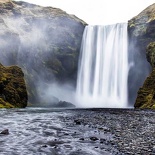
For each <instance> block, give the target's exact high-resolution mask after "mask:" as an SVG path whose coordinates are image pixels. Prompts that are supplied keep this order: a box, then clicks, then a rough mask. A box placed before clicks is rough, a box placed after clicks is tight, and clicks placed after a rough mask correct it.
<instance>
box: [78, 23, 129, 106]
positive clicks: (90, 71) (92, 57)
mask: <svg viewBox="0 0 155 155" xmlns="http://www.w3.org/2000/svg"><path fill="white" fill-rule="evenodd" d="M128 70H129V69H128V52H127V24H126V23H121V24H115V25H110V26H86V28H85V31H84V34H83V39H82V45H81V52H80V57H79V68H78V79H77V90H76V99H77V102H78V106H80V107H103V108H104V107H111V108H125V107H127V103H128V101H127V98H128V95H127V94H128V93H127V80H128Z"/></svg>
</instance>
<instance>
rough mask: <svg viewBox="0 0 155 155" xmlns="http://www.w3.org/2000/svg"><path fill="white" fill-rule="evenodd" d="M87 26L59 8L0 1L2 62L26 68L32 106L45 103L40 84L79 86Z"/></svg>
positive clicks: (0, 50) (5, 0)
mask: <svg viewBox="0 0 155 155" xmlns="http://www.w3.org/2000/svg"><path fill="white" fill-rule="evenodd" d="M85 25H86V23H85V22H83V21H82V20H80V19H78V18H77V17H76V16H74V15H69V14H67V13H66V12H65V11H62V10H61V9H58V8H53V7H42V6H38V5H34V4H29V3H26V2H22V1H18V2H17V1H10V0H1V1H0V42H1V45H0V62H1V63H2V64H4V65H18V66H20V67H21V68H22V70H23V72H24V75H25V79H26V83H27V89H28V96H29V102H31V103H38V102H40V100H44V99H43V98H42V99H41V97H42V96H41V94H40V92H41V91H42V89H43V88H42V87H40V84H42V85H49V84H50V83H52V82H53V81H57V82H58V83H65V82H66V81H70V80H72V82H73V83H74V84H75V81H76V74H77V66H78V55H79V51H80V45H81V40H82V35H83V30H84V27H85ZM51 95H53V94H51ZM56 97H59V96H56ZM50 102H52V101H51V100H50Z"/></svg>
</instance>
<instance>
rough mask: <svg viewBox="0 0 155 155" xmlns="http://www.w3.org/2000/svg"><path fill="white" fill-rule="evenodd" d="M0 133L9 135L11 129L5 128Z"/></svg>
mask: <svg viewBox="0 0 155 155" xmlns="http://www.w3.org/2000/svg"><path fill="white" fill-rule="evenodd" d="M0 134H2V135H9V129H5V130H3V131H1V132H0Z"/></svg>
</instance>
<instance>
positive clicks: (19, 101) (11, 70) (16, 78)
mask: <svg viewBox="0 0 155 155" xmlns="http://www.w3.org/2000/svg"><path fill="white" fill-rule="evenodd" d="M27 100H28V97H27V91H26V85H25V81H24V74H23V72H22V70H21V68H19V67H17V66H10V67H4V66H3V65H2V64H0V108H25V107H26V106H27Z"/></svg>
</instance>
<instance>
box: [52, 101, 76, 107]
mask: <svg viewBox="0 0 155 155" xmlns="http://www.w3.org/2000/svg"><path fill="white" fill-rule="evenodd" d="M54 107H57V108H75V105H74V104H72V103H70V102H66V101H59V102H58V103H57V104H55V105H54Z"/></svg>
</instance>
